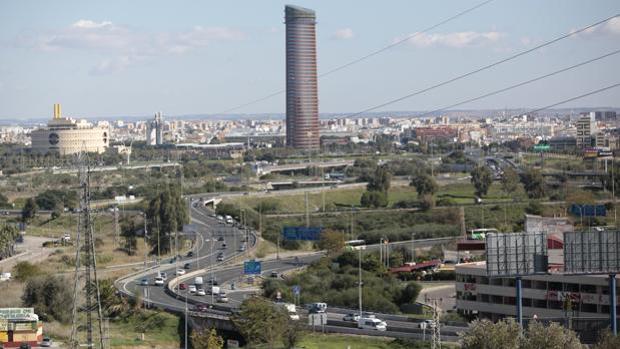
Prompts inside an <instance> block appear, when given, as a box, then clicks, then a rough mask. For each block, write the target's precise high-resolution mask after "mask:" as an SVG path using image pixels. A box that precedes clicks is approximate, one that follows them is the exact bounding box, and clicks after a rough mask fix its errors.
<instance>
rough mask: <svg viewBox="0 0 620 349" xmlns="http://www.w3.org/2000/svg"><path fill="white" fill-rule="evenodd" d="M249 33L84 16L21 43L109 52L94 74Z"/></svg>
mask: <svg viewBox="0 0 620 349" xmlns="http://www.w3.org/2000/svg"><path fill="white" fill-rule="evenodd" d="M244 38H245V33H243V32H242V31H240V30H237V29H233V28H227V27H202V26H195V27H193V28H191V29H189V30H186V31H182V32H155V33H152V32H143V31H139V30H136V29H134V28H130V27H127V26H123V25H117V24H115V23H112V22H111V21H101V22H96V21H92V20H88V19H80V20H78V21H77V22H75V23H73V24H71V25H69V26H67V27H65V28H62V29H59V30H55V31H48V32H45V33H36V34H33V35H29V36H20V37H18V38H17V39H16V40H15V42H16V44H17V45H18V46H22V47H28V48H31V49H35V50H42V51H60V50H77V51H87V52H95V53H98V54H105V55H108V56H109V57H110V58H107V59H104V60H102V61H101V62H99V63H98V64H97V65H96V66H94V67H93V68H92V69H91V73H92V74H98V75H100V74H108V73H113V72H118V71H121V70H123V69H125V68H126V67H128V66H130V65H131V64H133V63H135V62H137V61H140V60H143V59H144V58H147V57H156V56H163V55H171V54H184V53H187V52H190V51H193V50H197V49H202V48H205V47H207V46H209V45H210V44H212V43H214V42H218V41H235V40H243V39H244Z"/></svg>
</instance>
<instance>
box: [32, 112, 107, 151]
mask: <svg viewBox="0 0 620 349" xmlns="http://www.w3.org/2000/svg"><path fill="white" fill-rule="evenodd" d="M30 138H31V141H32V146H31V149H32V151H33V152H36V153H41V154H46V153H50V152H57V153H60V154H61V155H71V154H76V153H79V152H81V151H85V152H89V153H91V152H93V153H103V152H104V151H105V150H106V149H107V148H108V145H109V140H110V129H109V127H99V126H93V125H92V124H90V123H88V122H87V121H86V120H79V121H77V120H75V119H72V118H69V117H63V116H62V112H61V106H60V104H54V118H53V119H52V120H50V121H49V122H48V123H47V127H42V128H39V129H36V130H34V131H32V132H31V133H30Z"/></svg>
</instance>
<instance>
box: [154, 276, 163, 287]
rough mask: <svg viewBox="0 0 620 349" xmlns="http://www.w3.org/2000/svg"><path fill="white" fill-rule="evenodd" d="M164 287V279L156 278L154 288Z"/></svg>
mask: <svg viewBox="0 0 620 349" xmlns="http://www.w3.org/2000/svg"><path fill="white" fill-rule="evenodd" d="M163 285H164V279H162V278H161V277H159V276H158V277H156V278H155V286H163Z"/></svg>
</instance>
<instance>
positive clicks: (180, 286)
mask: <svg viewBox="0 0 620 349" xmlns="http://www.w3.org/2000/svg"><path fill="white" fill-rule="evenodd" d="M186 289H187V284H185V283H183V282H181V283H180V284H179V290H186Z"/></svg>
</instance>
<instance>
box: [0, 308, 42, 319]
mask: <svg viewBox="0 0 620 349" xmlns="http://www.w3.org/2000/svg"><path fill="white" fill-rule="evenodd" d="M33 314H34V308H0V319H29V318H33V317H34V315H33Z"/></svg>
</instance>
